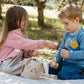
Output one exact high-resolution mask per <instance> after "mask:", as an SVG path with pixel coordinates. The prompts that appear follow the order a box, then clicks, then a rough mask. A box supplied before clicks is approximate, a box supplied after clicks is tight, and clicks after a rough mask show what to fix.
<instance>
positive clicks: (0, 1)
mask: <svg viewBox="0 0 84 84" xmlns="http://www.w3.org/2000/svg"><path fill="white" fill-rule="evenodd" d="M2 3H3V0H0V19H2V15H1V14H2Z"/></svg>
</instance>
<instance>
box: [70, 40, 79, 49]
mask: <svg viewBox="0 0 84 84" xmlns="http://www.w3.org/2000/svg"><path fill="white" fill-rule="evenodd" d="M70 46H71V47H72V48H77V47H78V43H77V42H76V41H75V40H74V41H73V42H71V44H70Z"/></svg>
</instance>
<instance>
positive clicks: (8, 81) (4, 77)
mask: <svg viewBox="0 0 84 84" xmlns="http://www.w3.org/2000/svg"><path fill="white" fill-rule="evenodd" d="M0 84H84V79H81V80H58V79H57V78H56V76H53V75H51V76H50V75H49V76H48V77H46V76H45V77H41V78H40V79H39V80H31V79H26V78H22V77H19V76H15V75H11V74H7V73H4V72H0Z"/></svg>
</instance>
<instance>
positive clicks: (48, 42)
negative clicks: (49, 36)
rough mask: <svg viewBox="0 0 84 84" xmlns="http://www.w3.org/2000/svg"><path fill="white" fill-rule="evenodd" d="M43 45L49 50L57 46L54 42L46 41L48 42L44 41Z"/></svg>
mask: <svg viewBox="0 0 84 84" xmlns="http://www.w3.org/2000/svg"><path fill="white" fill-rule="evenodd" d="M44 45H45V46H47V47H48V48H50V49H53V48H56V47H57V46H58V44H56V43H55V42H52V41H48V40H46V41H44Z"/></svg>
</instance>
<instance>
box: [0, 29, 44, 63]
mask: <svg viewBox="0 0 84 84" xmlns="http://www.w3.org/2000/svg"><path fill="white" fill-rule="evenodd" d="M43 42H44V40H30V39H25V38H24V37H23V36H22V33H21V29H16V30H13V31H11V32H9V34H8V37H7V39H6V41H5V42H4V44H3V47H2V50H1V51H0V61H3V60H5V59H7V58H10V57H15V56H17V55H18V54H19V53H20V51H21V50H22V49H26V50H33V49H42V48H43Z"/></svg>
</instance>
